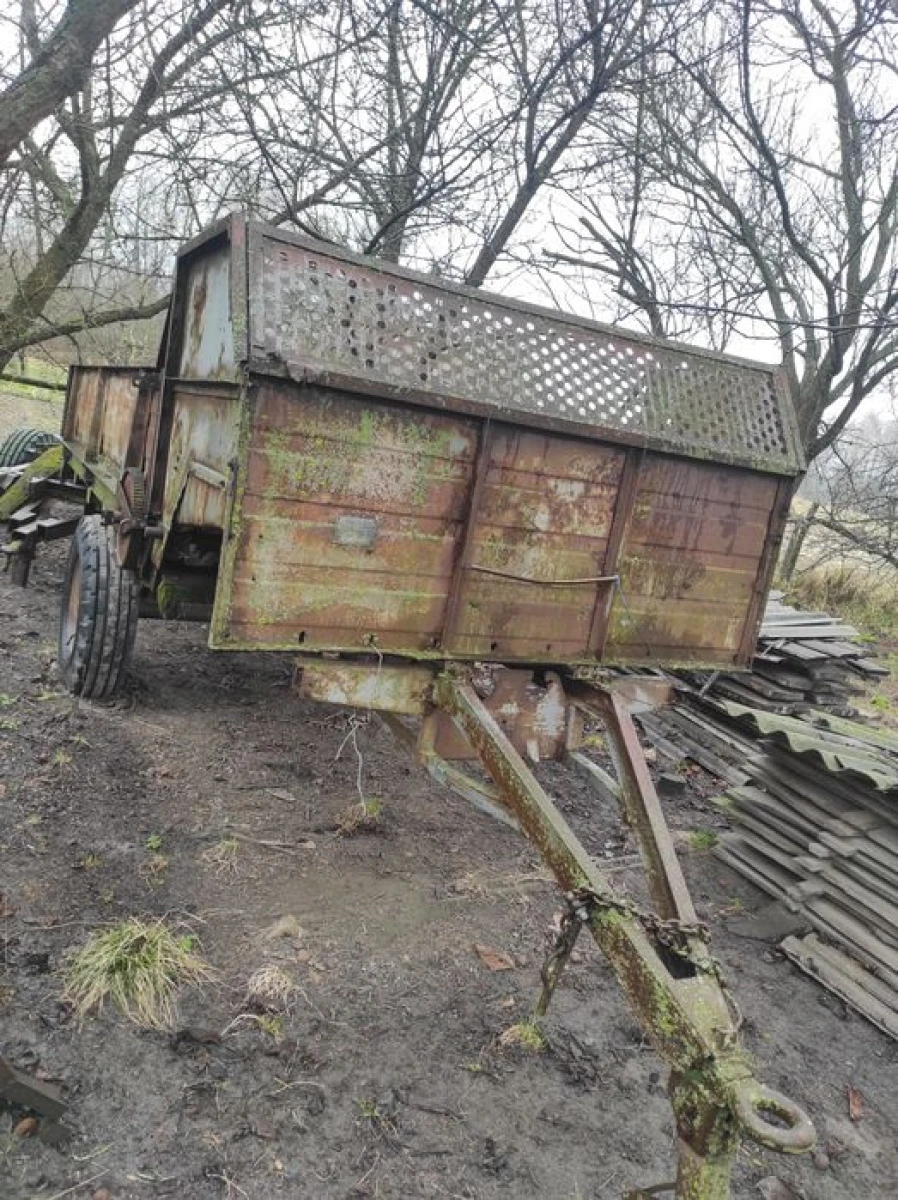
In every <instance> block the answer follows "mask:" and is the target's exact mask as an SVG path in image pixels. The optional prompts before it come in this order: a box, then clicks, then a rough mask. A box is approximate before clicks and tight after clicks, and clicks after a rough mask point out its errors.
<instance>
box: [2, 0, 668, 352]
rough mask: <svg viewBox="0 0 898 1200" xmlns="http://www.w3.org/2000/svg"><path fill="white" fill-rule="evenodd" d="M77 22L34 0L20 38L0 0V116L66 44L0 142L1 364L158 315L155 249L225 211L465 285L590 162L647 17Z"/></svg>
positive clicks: (592, 2) (618, 1)
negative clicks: (40, 10)
mask: <svg viewBox="0 0 898 1200" xmlns="http://www.w3.org/2000/svg"><path fill="white" fill-rule="evenodd" d="M86 7H90V6H85V5H83V4H79V3H78V2H77V0H72V2H71V3H70V4H69V5H64V4H63V3H62V0H55V2H54V0H51V3H50V4H49V5H48V6H47V10H46V12H45V14H44V16H43V17H42V18H41V19H40V20H38V19H37V18H36V17H35V15H34V14H35V11H36V10H35V7H34V6H33V5H32V4H30V3H29V2H28V0H24V2H22V3H14V0H0V32H8V33H15V36H16V38H17V39H18V50H17V54H16V56H15V60H14V61H10V62H8V63H6V64H5V77H6V79H7V80H8V81H9V82H8V86H7V89H6V92H5V93H4V99H6V100H8V101H9V103H12V99H11V98H14V97H16V96H19V95H20V94H21V93H22V92H23V89H24V90H27V87H28V81H29V80H36V79H37V78H38V76H39V74H40V70H41V67H40V64H42V63H43V64H45V65H46V64H47V63H49V64H50V65H51V66H52V64H53V63H54V62H56V60H57V58H58V49H59V30H60V29H62V28H66V29H67V30H68V34H67V37H68V41H67V43H66V44H67V45H68V44H70V43H72V42H77V43H78V52H77V53H76V54H74V55H73V61H74V62H75V66H73V67H72V69H71V70H69V71H68V72H63V71H61V70H58V71H56V72H55V74H54V73H53V72H52V71H51V72H50V76H51V77H52V82H53V88H52V89H48V86H47V84H46V80H44V83H43V84H42V87H43V92H42V94H43V95H44V97H45V99H44V101H43V103H41V104H37V103H35V104H33V105H32V106H31V108H30V109H28V110H27V111H28V113H30V117H27V119H26V116H25V115H22V117H21V119H20V120H19V122H18V124H17V125H16V126H15V133H14V134H11V135H10V140H11V141H12V139H13V138H14V139H15V144H14V148H11V149H10V152H9V158H8V160H7V170H6V172H5V174H4V176H3V177H2V179H0V234H2V236H3V245H4V256H3V258H2V260H0V369H2V367H3V366H4V365H5V364H6V363H7V362H8V361H9V358H10V356H11V355H12V354H14V353H15V352H17V351H21V350H22V349H23V348H25V347H27V346H29V345H33V344H35V343H37V342H40V341H44V340H46V339H48V338H51V337H54V336H58V335H60V334H67V335H75V334H76V333H78V332H79V331H82V330H84V329H96V328H98V327H102V326H104V325H107V324H109V323H116V328H118V324H117V323H118V322H120V321H121V320H123V319H126V318H127V319H130V318H138V317H146V316H150V315H152V314H153V313H156V312H159V311H161V310H162V309H163V308H164V307H165V304H166V297H165V295H164V293H163V285H162V282H161V281H162V278H163V277H164V276H165V275H167V267H168V263H169V262H170V257H171V253H172V251H173V249H174V248H175V247H176V246H177V244H178V243H179V242H180V241H182V240H184V238H185V237H187V236H190V235H191V234H193V233H195V232H196V231H197V230H198V229H199V228H201V227H202V226H203V225H205V224H207V223H208V222H209V221H210V220H211V219H212V218H213V217H215V216H216V215H218V214H219V213H222V212H227V211H230V210H232V209H234V208H238V207H240V208H245V209H247V210H249V211H250V212H252V213H254V214H256V215H260V216H263V217H265V218H266V219H268V220H272V221H275V222H277V223H289V224H293V225H295V226H296V227H298V228H300V229H303V230H305V231H306V232H311V233H313V234H315V235H317V236H324V237H329V238H332V239H334V240H338V241H340V242H343V243H345V244H348V245H349V246H351V247H352V248H355V249H358V250H361V251H363V252H369V253H377V254H380V255H382V256H385V257H387V258H390V259H393V260H394V261H403V262H409V263H411V264H413V265H417V266H423V267H424V268H426V269H433V270H437V271H439V272H444V273H448V274H451V275H453V276H455V277H456V278H465V279H467V281H468V282H469V283H472V284H474V285H479V284H480V283H482V282H483V281H484V280H485V279H486V278H487V276H488V275H489V274H490V272H491V271H493V270H494V268H495V266H496V264H497V263H498V262H500V260H502V261H507V260H508V256H509V253H510V249H511V247H512V244H513V242H514V241H515V239H516V238H517V239H519V240H520V239H521V238H522V237H524V236H526V234H525V222H526V219H527V218H528V216H529V215H530V213H531V210H532V206H533V202H534V200H535V198H536V197H537V195H538V194H539V193H540V192H541V190H542V189H544V188H545V187H547V186H548V185H549V184H551V183H553V182H555V181H558V180H559V179H561V178H562V177H563V176H564V175H565V173H567V172H569V171H570V170H572V169H573V168H574V166H575V165H576V163H578V162H580V161H582V160H584V158H585V157H587V156H588V157H589V158H590V160H592V157H593V152H592V148H591V146H590V141H591V138H592V135H591V133H590V121H591V120H595V119H597V114H598V113H599V110H600V107H601V106H602V105H603V102H607V100H608V99H609V98H610V97H611V96H613V95H614V93H615V90H616V89H620V88H622V87H623V86H624V84H625V81H626V78H627V75H628V73H629V72H632V71H633V70H634V67H635V63H636V60H637V58H638V57H639V55H640V54H642V53H644V51H645V48H646V46H647V44H648V43H647V41H646V37H645V34H644V32H643V31H642V25H643V23H644V21H645V17H646V13H647V12H648V11H650V10H651V3H650V0H554V2H553V4H551V5H546V4H545V3H544V2H543V0H445V2H441V3H440V4H431V3H429V0H336V2H334V3H327V2H324V0H205V3H202V2H199V3H190V2H188V0H159V2H158V3H155V4H153V5H149V6H147V5H141V6H136V5H127V4H125V3H124V2H123V0H119V3H118V4H114V3H111V2H108V3H105V4H102V5H97V6H96V9H97V12H96V13H95V20H94V22H93V24H90V23H87V22H86V21H85V19H84V13H83V10H84V9H85V8H86ZM101 9H102V12H103V14H105V17H106V24H105V26H104V25H101V23H100V21H99V13H100V10H101ZM76 18H78V19H76ZM54 22H55V23H54ZM79 39H80V41H79ZM76 67H77V69H75V68H76ZM13 75H15V78H13ZM34 86H35V88H37V84H36V83H35V85H34ZM23 113H24V110H23ZM5 115H6V114H5V110H4V108H3V101H2V100H0V125H3V124H4V118H5ZM29 121H30V124H29Z"/></svg>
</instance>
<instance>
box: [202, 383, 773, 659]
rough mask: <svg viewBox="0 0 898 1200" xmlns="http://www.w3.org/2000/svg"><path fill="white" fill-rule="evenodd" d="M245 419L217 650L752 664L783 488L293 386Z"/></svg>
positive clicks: (262, 388) (264, 398)
mask: <svg viewBox="0 0 898 1200" xmlns="http://www.w3.org/2000/svg"><path fill="white" fill-rule="evenodd" d="M246 405H247V414H246V417H247V419H246V421H245V424H244V433H243V440H242V441H241V444H240V447H239V450H238V455H237V457H238V461H239V462H240V463H241V470H240V472H239V476H238V479H237V483H236V490H235V493H234V498H233V504H232V507H231V511H230V514H229V521H228V527H227V543H228V546H227V549H226V551H225V554H224V556H223V558H222V565H221V569H220V573H219V579H218V586H217V590H216V601H215V611H214V617H213V624H212V633H211V644H212V645H213V646H214V647H218V648H222V649H239V648H264V647H267V648H270V649H283V650H287V649H296V648H297V646H302V647H303V649H304V650H306V651H314V650H328V651H335V650H339V651H352V652H356V653H358V652H359V651H363V650H366V649H367V650H371V649H372V648H376V649H380V650H381V651H383V652H389V653H391V654H403V655H411V656H418V657H422V656H426V657H435V658H460V659H483V658H488V659H490V660H492V661H496V660H498V661H503V662H506V661H507V662H547V663H548V662H562V663H595V662H597V661H600V660H605V661H609V662H610V661H614V662H632V661H643V662H644V661H647V660H653V661H658V660H663V661H666V662H670V661H671V659H673V660H675V661H678V662H679V661H682V662H689V663H695V664H703V665H725V664H727V665H732V664H734V663H742V662H745V661H747V658H748V657H749V656H750V653H751V648H752V645H753V641H754V632H753V628H754V624H755V623H756V618H757V613H756V612H755V606H754V605H753V604H752V598H753V596H754V595H755V593H758V594H760V593H762V592H763V590H764V588H765V585H766V571H767V567H768V558H769V555H767V554H765V547H766V546H767V544H768V538H769V537H771V536H774V535H775V533H776V532H777V530H778V528H779V527H780V525H781V515H782V514H781V513H780V511H779V509H778V507H777V502H778V500H780V499H781V498H782V496H783V494H784V493H787V492H788V490H789V489H788V487H784V485H783V482H782V479H781V478H780V477H777V476H774V475H769V474H762V473H755V472H749V471H747V470H745V469H744V468H737V467H723V466H718V465H716V464H713V463H708V462H704V461H700V460H693V461H688V460H684V459H677V458H673V457H670V456H666V455H661V454H658V453H656V452H653V451H650V450H639V451H635V450H632V449H630V448H627V447H622V446H614V445H610V444H608V443H607V442H602V441H590V440H586V439H583V438H574V437H569V436H563V435H561V434H556V433H551V432H548V431H543V430H536V429H528V428H522V427H519V426H514V425H509V424H506V423H504V422H499V421H492V420H486V419H484V418H481V417H473V416H466V415H462V414H456V413H441V412H435V411H432V410H430V411H428V410H426V409H423V408H420V407H418V406H417V405H415V406H412V405H408V404H395V403H393V404H391V403H388V402H386V401H372V400H371V399H369V398H365V399H362V398H360V397H358V396H355V395H352V394H351V393H347V392H344V391H342V390H339V389H333V388H322V387H320V386H316V385H313V384H306V385H302V384H295V383H293V382H291V381H286V380H279V381H277V382H274V381H271V380H259V381H258V382H257V383H256V385H255V386H253V387H251V388H250V389H249V393H248V396H247V399H246ZM780 507H783V506H782V505H781V506H780ZM615 576H619V580H617V581H615Z"/></svg>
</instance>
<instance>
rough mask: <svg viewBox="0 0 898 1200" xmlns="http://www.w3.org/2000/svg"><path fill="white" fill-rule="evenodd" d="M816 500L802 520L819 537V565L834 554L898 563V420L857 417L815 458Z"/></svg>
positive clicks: (811, 490)
mask: <svg viewBox="0 0 898 1200" xmlns="http://www.w3.org/2000/svg"><path fill="white" fill-rule="evenodd" d="M806 491H807V493H808V496H809V498H810V501H811V502H810V505H809V507H808V509H807V511H806V512H805V514H804V516H803V518H802V517H799V524H800V525H801V524H803V526H804V527H805V528H806V530H807V534H808V541H814V543H815V553H814V555H813V558H812V561H813V564H814V566H820V565H825V564H826V563H827V562H830V561H832V560H833V559H838V560H839V561H842V562H844V561H853V562H856V563H860V564H863V565H864V566H866V567H867V568H873V569H875V568H877V567H878V568H888V569H890V570H892V571H894V570H895V569H896V568H898V420H896V418H895V417H894V416H890V417H886V418H882V417H880V416H876V415H872V414H871V415H870V416H868V417H867V418H866V419H864V420H862V421H856V422H853V423H852V424H851V425H849V426H848V427H847V429H846V430H845V432H844V433H843V435H842V437H841V438H840V439H839V441H838V442H836V443H835V444H834V445H833V446H832V447H830V448H829V449H827V450H826V451H824V452H823V453H822V454H821V455H820V457H819V458H818V459H817V460H816V462H815V463H814V468H813V470H812V472H811V475H810V476H809V478H808V481H807V484H806Z"/></svg>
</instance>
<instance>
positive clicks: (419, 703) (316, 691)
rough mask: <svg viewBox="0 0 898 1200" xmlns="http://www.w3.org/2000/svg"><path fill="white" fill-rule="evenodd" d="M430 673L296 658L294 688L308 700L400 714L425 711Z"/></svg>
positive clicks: (376, 665)
mask: <svg viewBox="0 0 898 1200" xmlns="http://www.w3.org/2000/svg"><path fill="white" fill-rule="evenodd" d="M434 677H435V676H434V672H433V670H431V669H430V668H428V667H412V666H401V667H396V666H384V665H383V664H381V663H372V664H370V665H368V664H365V663H358V662H355V663H344V662H330V661H328V660H326V659H321V658H313V657H312V656H309V657H306V658H299V659H298V660H297V673H296V676H295V678H294V684H293V686H294V689H295V690H296V691H297V692H298V693H299V694H300V695H301V696H305V697H306V698H307V699H309V700H320V701H322V702H324V703H325V704H339V705H341V706H343V707H347V706H348V707H351V708H361V709H369V710H370V709H376V710H377V711H378V712H388V713H397V714H399V715H404V716H422V715H423V714H424V713H425V712H427V711H428V709H429V707H430V702H431V692H432V690H433V681H434Z"/></svg>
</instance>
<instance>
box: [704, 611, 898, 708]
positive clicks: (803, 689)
mask: <svg viewBox="0 0 898 1200" xmlns="http://www.w3.org/2000/svg"><path fill="white" fill-rule="evenodd" d="M856 637H857V630H856V629H854V628H852V626H851V625H847V624H845V622H844V621H842V620H840V619H839V618H838V617H833V616H830V614H829V613H825V612H803V611H801V610H800V609H797V608H793V607H791V606H790V605H788V604H784V603H783V602H782V597H781V593H778V592H774V593H773V594H772V595H771V597H770V599H769V601H768V603H767V608H766V609H765V612H764V620H763V622H762V624H761V632H760V637H759V640H758V649H757V653H756V654H755V658H754V662H753V664H752V671H751V674H740V675H735V674H734V675H728V674H720V675H717V676H715V678H714V680H713V682H712V684H711V687H712V689H713V691H714V692H715V693H716V694H717V695H718V696H720V697H722V698H725V699H727V700H734V701H736V702H737V703H741V704H749V705H752V706H754V707H755V708H763V709H765V710H766V711H768V712H778V713H791V714H798V713H803V712H809V711H810V710H811V709H813V708H825V709H827V710H828V711H829V712H834V713H836V714H838V715H841V716H848V717H850V716H853V715H855V713H854V709H853V708H852V705H851V698H852V696H855V695H857V694H858V692H859V691H860V690H861V689H862V686H863V684H864V683H865V682H866V681H868V680H869V679H871V678H874V677H876V676H879V675H887V674H888V672H887V671H886V669H885V668H884V667H882V666H881V665H880V664H879V663H877V662H876V660H875V659H873V658H870V657H869V654H868V652H867V651H866V649H865V647H864V646H863V645H861V643H859V642H857V641H854V640H852V639H854V638H856Z"/></svg>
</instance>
